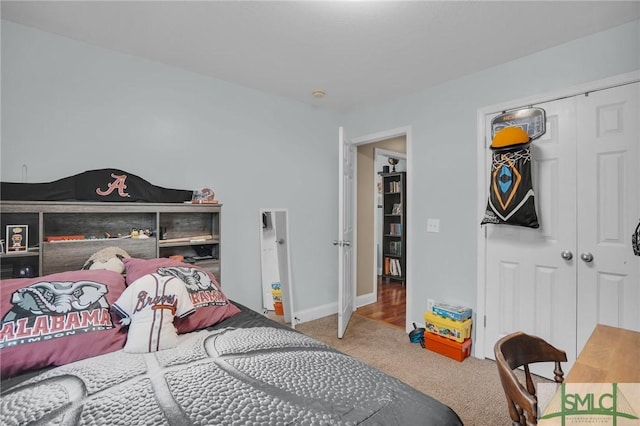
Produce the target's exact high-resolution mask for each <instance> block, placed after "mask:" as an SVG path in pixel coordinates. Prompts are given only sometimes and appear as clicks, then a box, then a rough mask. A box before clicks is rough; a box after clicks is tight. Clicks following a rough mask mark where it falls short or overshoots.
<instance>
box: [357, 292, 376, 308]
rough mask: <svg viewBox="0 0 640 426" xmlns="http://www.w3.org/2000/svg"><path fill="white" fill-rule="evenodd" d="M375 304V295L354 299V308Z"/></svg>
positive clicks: (370, 294)
mask: <svg viewBox="0 0 640 426" xmlns="http://www.w3.org/2000/svg"><path fill="white" fill-rule="evenodd" d="M375 302H376V295H375V294H374V293H369V294H363V295H362V296H357V297H356V306H357V307H358V308H359V307H361V306H365V305H370V304H371V303H375Z"/></svg>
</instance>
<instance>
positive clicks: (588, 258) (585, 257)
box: [580, 251, 593, 263]
mask: <svg viewBox="0 0 640 426" xmlns="http://www.w3.org/2000/svg"><path fill="white" fill-rule="evenodd" d="M580 259H582V260H584V261H585V262H587V263H589V262H591V261H593V255H592V254H591V253H589V252H588V251H585V252H584V253H582V254H581V255H580Z"/></svg>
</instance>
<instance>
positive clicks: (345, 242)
mask: <svg viewBox="0 0 640 426" xmlns="http://www.w3.org/2000/svg"><path fill="white" fill-rule="evenodd" d="M342 244H344V245H345V246H347V247H349V246H351V241H343V242H342Z"/></svg>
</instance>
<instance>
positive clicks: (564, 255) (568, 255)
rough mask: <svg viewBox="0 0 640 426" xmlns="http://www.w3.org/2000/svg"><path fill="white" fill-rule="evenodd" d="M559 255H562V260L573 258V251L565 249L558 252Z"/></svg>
mask: <svg viewBox="0 0 640 426" xmlns="http://www.w3.org/2000/svg"><path fill="white" fill-rule="evenodd" d="M560 256H562V258H563V259H564V260H571V259H573V253H571V252H570V251H569V250H565V251H563V252H562V253H560Z"/></svg>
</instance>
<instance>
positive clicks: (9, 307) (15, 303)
mask: <svg viewBox="0 0 640 426" xmlns="http://www.w3.org/2000/svg"><path fill="white" fill-rule="evenodd" d="M124 289H125V281H124V278H123V277H122V275H120V274H118V273H116V272H113V271H107V270H90V271H72V272H62V273H59V274H52V275H47V276H44V277H38V278H30V279H25V278H17V279H9V280H2V281H0V295H1V298H0V318H1V319H2V328H1V329H0V360H1V370H2V378H7V377H11V376H15V375H17V374H20V373H22V372H26V371H28V370H32V369H39V368H43V367H47V366H51V365H63V364H68V363H70V362H72V361H77V360H80V359H84V358H89V357H92V356H96V355H100V354H105V353H108V352H113V351H116V350H119V349H122V348H123V346H124V344H125V340H126V333H125V332H124V330H121V327H120V325H119V324H118V323H117V322H116V321H114V320H117V318H116V317H114V318H112V317H111V312H110V308H111V305H112V304H113V302H115V301H116V299H118V297H120V295H121V294H122V292H123V291H124Z"/></svg>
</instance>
